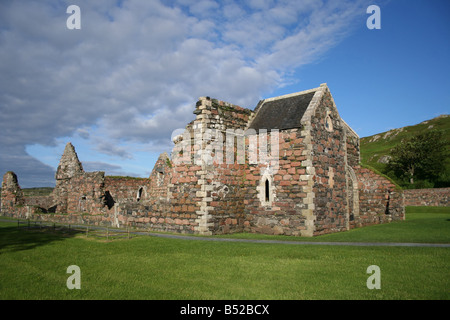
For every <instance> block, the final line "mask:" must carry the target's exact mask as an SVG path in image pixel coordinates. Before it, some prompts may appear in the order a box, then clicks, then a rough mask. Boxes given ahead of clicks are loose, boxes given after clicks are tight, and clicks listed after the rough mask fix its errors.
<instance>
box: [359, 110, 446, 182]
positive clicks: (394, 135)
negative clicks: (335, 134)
mask: <svg viewBox="0 0 450 320" xmlns="http://www.w3.org/2000/svg"><path fill="white" fill-rule="evenodd" d="M433 129H437V130H443V131H444V132H445V133H444V135H445V137H446V139H447V140H448V141H449V142H450V115H441V116H439V117H436V118H434V119H431V120H427V121H423V122H421V123H419V124H416V125H414V126H407V127H403V128H398V129H392V130H389V131H387V132H383V133H379V134H376V135H373V136H370V137H364V138H361V163H362V164H364V165H369V166H371V167H373V168H375V169H377V170H378V171H380V172H384V169H385V166H386V163H387V161H388V160H389V153H390V150H391V149H392V148H393V147H395V146H396V145H397V144H399V143H401V142H402V141H403V140H404V139H407V138H410V137H411V136H413V135H415V134H418V133H422V132H425V131H427V130H433ZM448 148H450V147H448ZM446 168H447V172H448V173H450V159H447V162H446ZM391 178H394V177H391Z"/></svg>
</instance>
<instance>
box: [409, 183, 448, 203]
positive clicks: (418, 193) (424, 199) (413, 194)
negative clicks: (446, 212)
mask: <svg viewBox="0 0 450 320" xmlns="http://www.w3.org/2000/svg"><path fill="white" fill-rule="evenodd" d="M403 193H404V194H405V206H436V207H448V206H450V203H449V199H450V188H436V189H413V190H404V191H403Z"/></svg>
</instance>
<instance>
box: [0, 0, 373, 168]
mask: <svg viewBox="0 0 450 320" xmlns="http://www.w3.org/2000/svg"><path fill="white" fill-rule="evenodd" d="M116 3H117V2H116V1H112V0H102V1H88V2H87V1H70V3H69V2H68V1H66V2H57V3H56V4H55V3H54V1H50V0H47V1H37V0H36V1H31V0H30V1H26V2H22V1H20V2H18V1H6V2H5V1H2V2H1V3H0V61H2V64H0V108H1V112H0V126H1V127H2V135H1V136H0V148H1V152H0V153H1V154H4V151H3V150H6V149H7V148H8V147H11V146H21V147H20V148H13V149H14V150H16V151H15V152H18V154H19V153H20V154H21V155H22V156H25V154H24V151H23V150H25V149H24V147H25V146H26V145H31V144H41V145H48V146H54V145H56V139H57V138H59V137H70V136H72V135H74V134H78V135H79V136H80V137H82V138H84V139H86V141H87V142H88V143H93V144H94V145H96V147H94V148H96V149H97V150H98V151H100V152H102V153H106V154H108V155H110V156H112V155H116V156H118V157H119V158H130V157H132V155H131V153H130V151H129V150H128V149H126V148H124V147H123V144H124V143H127V141H129V142H132V143H142V144H144V145H146V148H149V149H152V148H155V147H156V146H158V147H161V146H164V145H166V146H167V145H168V144H169V143H170V136H171V132H172V131H173V130H175V129H177V128H182V127H184V126H185V125H186V124H187V123H188V122H189V121H190V120H192V119H193V114H192V111H193V109H194V105H195V102H196V99H197V98H198V97H200V96H205V95H208V96H211V97H214V98H218V99H222V100H226V101H229V102H232V103H234V104H238V105H241V106H243V107H248V108H253V107H254V106H255V105H256V103H257V102H258V100H259V99H260V97H261V95H262V94H263V93H266V92H268V91H272V90H273V89H274V88H276V87H277V86H280V85H282V83H283V81H284V80H285V79H284V78H283V74H284V73H285V72H286V71H287V70H288V69H289V68H292V67H298V66H301V65H303V64H306V63H308V62H310V61H313V60H314V59H315V58H316V57H317V56H318V55H320V54H322V53H323V52H325V51H326V50H327V49H329V48H330V47H331V46H333V45H334V44H335V43H336V42H337V41H339V39H340V37H337V36H338V35H339V36H340V35H342V33H343V32H344V31H345V28H346V26H348V25H349V24H350V23H351V21H352V18H353V17H354V16H355V15H357V9H358V8H359V7H360V5H359V6H355V5H354V4H352V5H350V4H349V3H343V4H342V5H340V6H339V7H338V6H337V5H335V4H334V3H335V2H331V1H330V2H324V3H322V2H318V1H309V0H308V1H301V2H299V1H272V0H270V1H251V2H248V4H244V3H241V2H234V1H224V3H220V2H214V1H190V0H180V1H175V2H173V3H172V4H171V5H169V4H165V3H164V2H161V1H156V0H155V1H143V0H141V1H138V0H133V1H122V2H121V5H120V6H118V5H116ZM339 3H341V2H339ZM70 4H77V5H79V6H80V8H81V27H82V28H81V30H68V29H67V28H66V19H67V17H68V14H66V8H67V6H68V5H70ZM361 13H362V14H365V12H364V10H362V12H361ZM91 127H96V130H95V132H96V133H98V136H96V137H94V136H93V135H92V134H89V128H91ZM99 141H103V143H102V142H99ZM105 141H107V143H105ZM113 146H116V147H113ZM19 150H22V151H20V152H19ZM21 152H22V153H21ZM0 156H1V155H0ZM24 159H25V158H24ZM26 159H28V158H26ZM24 161H25V160H24ZM1 163H2V165H1V166H0V169H1V170H3V171H6V170H13V169H14V168H7V167H5V165H3V163H6V162H4V161H1ZM10 164H11V162H8V165H10ZM22 167H23V166H22ZM19 174H20V172H19Z"/></svg>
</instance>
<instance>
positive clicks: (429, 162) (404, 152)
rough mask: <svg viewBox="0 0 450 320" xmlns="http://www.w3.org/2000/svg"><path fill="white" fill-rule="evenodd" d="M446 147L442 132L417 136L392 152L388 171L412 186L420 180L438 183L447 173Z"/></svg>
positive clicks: (429, 132) (434, 131)
mask: <svg viewBox="0 0 450 320" xmlns="http://www.w3.org/2000/svg"><path fill="white" fill-rule="evenodd" d="M446 145H447V142H446V141H445V140H444V136H443V133H442V131H437V130H432V131H427V132H425V133H421V134H417V135H415V136H413V137H411V138H409V139H407V140H404V141H402V143H401V144H399V145H397V146H396V147H394V148H393V149H392V150H391V159H390V160H389V162H388V164H387V168H386V169H387V171H392V172H394V174H395V175H396V176H397V177H398V178H400V179H408V180H409V183H410V184H413V183H414V182H415V180H419V179H420V180H428V181H430V182H433V181H436V180H437V179H438V178H439V176H440V175H442V174H443V173H444V172H445V165H444V163H445V159H446V156H447V155H446Z"/></svg>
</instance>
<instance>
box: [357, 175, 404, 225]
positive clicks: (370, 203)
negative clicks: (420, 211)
mask: <svg viewBox="0 0 450 320" xmlns="http://www.w3.org/2000/svg"><path fill="white" fill-rule="evenodd" d="M356 174H357V177H358V183H359V209H360V212H359V216H357V217H355V220H354V221H352V223H351V226H350V227H351V228H352V227H363V226H367V225H372V224H379V223H386V222H391V221H396V220H403V219H405V211H404V195H403V192H402V190H397V189H396V187H395V185H394V184H393V183H391V182H390V181H389V180H388V179H386V178H384V177H382V176H380V175H378V174H376V173H374V172H373V171H371V170H369V169H366V168H359V169H358V170H357V172H356Z"/></svg>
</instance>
